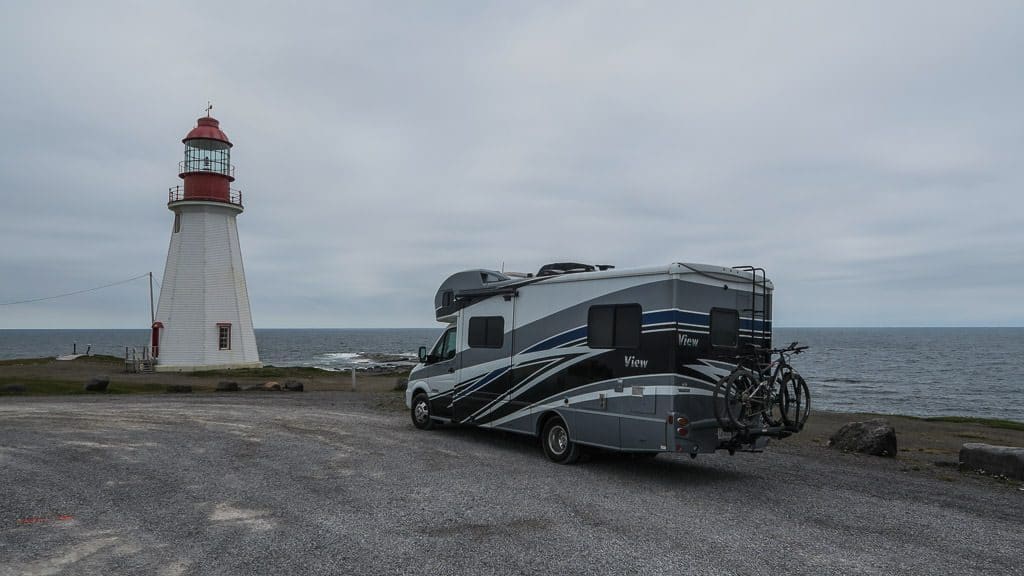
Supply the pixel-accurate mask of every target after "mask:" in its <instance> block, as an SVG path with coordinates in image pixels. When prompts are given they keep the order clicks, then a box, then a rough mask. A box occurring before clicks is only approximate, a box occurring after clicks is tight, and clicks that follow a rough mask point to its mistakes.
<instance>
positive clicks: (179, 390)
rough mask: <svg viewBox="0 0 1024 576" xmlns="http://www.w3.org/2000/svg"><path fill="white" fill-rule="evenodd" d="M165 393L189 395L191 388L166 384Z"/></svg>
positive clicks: (184, 385)
mask: <svg viewBox="0 0 1024 576" xmlns="http://www.w3.org/2000/svg"><path fill="white" fill-rule="evenodd" d="M167 391H168V392H170V393H172V394H189V393H191V392H192V386H191V385H189V384H168V385H167Z"/></svg>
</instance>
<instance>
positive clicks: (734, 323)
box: [711, 308, 740, 347]
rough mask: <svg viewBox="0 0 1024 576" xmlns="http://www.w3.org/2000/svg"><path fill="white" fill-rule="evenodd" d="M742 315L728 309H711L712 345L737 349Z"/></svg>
mask: <svg viewBox="0 0 1024 576" xmlns="http://www.w3.org/2000/svg"><path fill="white" fill-rule="evenodd" d="M739 337H740V313H739V312H737V311H735V310H729V309H727V308H712V309H711V345H712V346H729V347H735V346H736V345H737V344H739Z"/></svg>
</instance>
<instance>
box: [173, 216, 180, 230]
mask: <svg viewBox="0 0 1024 576" xmlns="http://www.w3.org/2000/svg"><path fill="white" fill-rule="evenodd" d="M178 232H181V212H175V213H174V233H175V234H177V233H178Z"/></svg>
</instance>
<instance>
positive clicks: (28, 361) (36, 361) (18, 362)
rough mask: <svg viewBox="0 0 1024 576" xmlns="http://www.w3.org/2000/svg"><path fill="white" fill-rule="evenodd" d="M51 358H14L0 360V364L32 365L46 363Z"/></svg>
mask: <svg viewBox="0 0 1024 576" xmlns="http://www.w3.org/2000/svg"><path fill="white" fill-rule="evenodd" d="M52 360H53V358H15V359H13V360H0V366H32V365H33V364H46V363H47V362H50V361H52Z"/></svg>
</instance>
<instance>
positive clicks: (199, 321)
mask: <svg viewBox="0 0 1024 576" xmlns="http://www.w3.org/2000/svg"><path fill="white" fill-rule="evenodd" d="M209 110H210V109H209V108H207V115H206V116H205V117H202V118H199V120H198V121H197V122H196V126H195V128H193V129H192V130H191V131H190V132H189V133H188V134H187V135H186V136H185V138H184V139H183V140H182V143H183V144H185V159H184V160H182V161H181V162H179V163H178V177H179V178H181V179H182V181H183V182H182V185H180V186H174V187H172V188H171V189H170V190H169V192H168V196H167V208H168V209H169V210H170V211H171V212H172V213H173V214H174V222H173V224H172V228H171V243H170V247H169V248H168V249H167V264H166V265H165V267H164V278H163V284H162V285H161V287H160V301H159V304H158V305H157V312H156V320H155V322H154V323H153V334H152V347H153V357H154V359H155V360H156V370H157V371H164V372H166V371H194V370H214V369H224V368H253V367H260V366H262V364H261V363H260V358H259V352H258V351H257V350H256V336H255V334H254V333H253V328H252V313H251V312H250V309H249V293H248V290H247V288H246V285H245V270H244V269H243V267H242V252H241V249H240V248H239V242H238V225H237V223H236V218H237V216H238V215H239V214H241V213H242V210H243V208H242V193H241V191H239V190H234V189H232V188H231V183H232V182H234V180H235V167H234V166H233V165H232V164H231V146H232V144H231V141H230V140H228V136H227V134H225V133H224V132H223V131H222V130H221V129H220V122H218V121H217V120H216V119H215V118H212V117H211V116H210V115H209Z"/></svg>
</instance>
